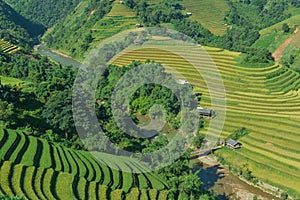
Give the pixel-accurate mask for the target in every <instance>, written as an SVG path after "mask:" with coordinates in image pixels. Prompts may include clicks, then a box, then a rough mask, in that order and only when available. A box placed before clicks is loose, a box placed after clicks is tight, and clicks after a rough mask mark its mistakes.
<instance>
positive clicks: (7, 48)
mask: <svg viewBox="0 0 300 200" xmlns="http://www.w3.org/2000/svg"><path fill="white" fill-rule="evenodd" d="M0 47H1V48H0V49H1V50H2V51H3V52H4V53H14V52H16V51H18V50H20V48H19V47H17V46H15V45H13V44H10V43H9V42H6V41H5V40H3V39H1V40H0Z"/></svg>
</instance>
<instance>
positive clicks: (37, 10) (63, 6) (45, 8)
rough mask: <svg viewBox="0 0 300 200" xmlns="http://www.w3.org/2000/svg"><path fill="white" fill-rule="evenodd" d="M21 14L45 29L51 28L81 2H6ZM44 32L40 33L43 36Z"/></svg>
mask: <svg viewBox="0 0 300 200" xmlns="http://www.w3.org/2000/svg"><path fill="white" fill-rule="evenodd" d="M6 2H7V3H8V4H9V5H11V6H12V7H13V8H14V9H15V10H16V11H17V12H18V13H19V14H21V15H22V16H23V17H24V18H26V19H28V20H30V21H31V22H34V23H36V24H39V25H41V26H42V27H44V28H50V27H52V26H53V25H55V24H56V23H57V22H58V21H59V20H61V19H63V18H64V17H65V16H66V15H67V14H68V13H69V12H70V11H72V10H73V9H74V8H75V7H76V6H77V5H78V3H79V2H80V1H79V0H64V1H57V0H51V1H49V0H47V1H35V0H30V1H27V0H22V1H19V0H6ZM41 33H42V32H40V34H41Z"/></svg>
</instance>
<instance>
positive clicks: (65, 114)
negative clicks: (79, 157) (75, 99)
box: [42, 90, 75, 138]
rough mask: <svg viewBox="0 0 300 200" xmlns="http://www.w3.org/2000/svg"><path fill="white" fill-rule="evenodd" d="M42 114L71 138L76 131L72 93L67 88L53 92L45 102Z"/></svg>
mask: <svg viewBox="0 0 300 200" xmlns="http://www.w3.org/2000/svg"><path fill="white" fill-rule="evenodd" d="M42 116H43V117H44V118H45V119H46V120H47V122H48V123H49V124H51V125H52V126H53V127H54V128H56V129H59V130H61V131H62V132H64V133H65V137H66V138H69V134H72V133H74V132H75V125H74V120H73V112H72V95H71V93H70V92H69V91H67V90H65V91H59V92H55V93H53V94H52V95H51V96H50V97H49V99H48V101H47V103H46V104H45V107H44V109H43V113H42ZM70 136H71V135H70Z"/></svg>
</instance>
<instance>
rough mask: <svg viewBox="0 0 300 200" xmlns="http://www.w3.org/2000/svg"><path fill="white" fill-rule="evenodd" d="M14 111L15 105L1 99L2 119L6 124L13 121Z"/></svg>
mask: <svg viewBox="0 0 300 200" xmlns="http://www.w3.org/2000/svg"><path fill="white" fill-rule="evenodd" d="M14 113H15V109H14V105H13V104H12V103H8V102H7V101H3V100H2V99H0V120H4V121H5V123H6V125H9V124H11V122H12V121H13V117H12V116H13V115H14Z"/></svg>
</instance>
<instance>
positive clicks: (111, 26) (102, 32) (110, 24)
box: [92, 1, 138, 45]
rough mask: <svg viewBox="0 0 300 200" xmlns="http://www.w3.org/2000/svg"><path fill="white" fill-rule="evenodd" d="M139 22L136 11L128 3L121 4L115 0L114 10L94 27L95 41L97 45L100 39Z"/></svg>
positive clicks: (130, 27)
mask: <svg viewBox="0 0 300 200" xmlns="http://www.w3.org/2000/svg"><path fill="white" fill-rule="evenodd" d="M137 23H138V21H137V18H136V16H135V12H134V11H133V10H131V9H130V8H128V7H127V6H126V5H124V4H119V1H115V2H114V4H113V7H112V10H111V11H110V12H109V13H108V14H107V15H106V16H105V17H104V18H103V19H102V20H100V21H99V22H98V23H96V24H95V26H94V28H93V29H92V30H93V37H94V38H95V40H94V41H95V42H94V43H95V45H97V44H98V43H99V41H102V40H103V39H105V38H108V37H110V36H112V35H115V34H116V33H118V32H120V31H123V30H127V29H132V28H134V27H135V25H136V24H137Z"/></svg>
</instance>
